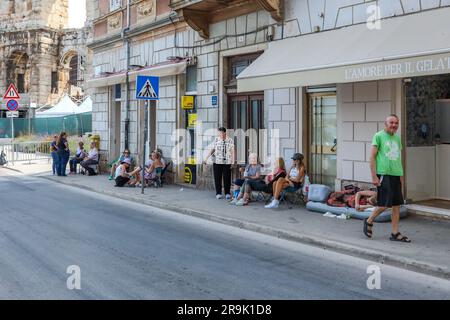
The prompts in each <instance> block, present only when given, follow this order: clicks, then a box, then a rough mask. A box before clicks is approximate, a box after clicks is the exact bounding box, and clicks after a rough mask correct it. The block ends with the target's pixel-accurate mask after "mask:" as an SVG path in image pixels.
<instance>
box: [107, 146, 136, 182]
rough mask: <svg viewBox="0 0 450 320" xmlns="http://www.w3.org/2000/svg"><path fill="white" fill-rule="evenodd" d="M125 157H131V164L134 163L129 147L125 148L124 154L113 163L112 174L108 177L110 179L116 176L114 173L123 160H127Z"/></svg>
mask: <svg viewBox="0 0 450 320" xmlns="http://www.w3.org/2000/svg"><path fill="white" fill-rule="evenodd" d="M125 158H129V159H130V160H131V162H130V166H132V165H133V158H132V157H131V152H130V150H129V149H125V150H124V151H123V153H122V155H121V156H120V157H119V159H118V160H117V162H115V163H113V164H112V165H111V172H110V175H109V177H108V179H109V180H112V179H113V176H114V173H115V172H116V169H117V167H118V166H120V165H121V163H122V162H123V160H125Z"/></svg>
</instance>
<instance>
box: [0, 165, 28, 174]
mask: <svg viewBox="0 0 450 320" xmlns="http://www.w3.org/2000/svg"><path fill="white" fill-rule="evenodd" d="M0 168H3V169H8V170H11V171H15V172H19V173H23V172H22V171H20V170H19V169H13V168H9V167H5V166H0Z"/></svg>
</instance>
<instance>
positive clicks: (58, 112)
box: [36, 95, 92, 118]
mask: <svg viewBox="0 0 450 320" xmlns="http://www.w3.org/2000/svg"><path fill="white" fill-rule="evenodd" d="M85 112H92V99H91V98H90V97H88V98H86V99H85V100H84V102H83V103H82V104H81V105H80V106H78V105H77V104H76V103H75V102H73V101H72V99H71V98H70V97H69V96H68V95H65V96H64V97H63V98H62V99H61V100H60V101H59V102H58V103H57V104H56V105H55V106H54V107H52V108H50V109H48V110H45V111H42V112H36V118H54V117H64V116H70V115H74V114H78V113H85Z"/></svg>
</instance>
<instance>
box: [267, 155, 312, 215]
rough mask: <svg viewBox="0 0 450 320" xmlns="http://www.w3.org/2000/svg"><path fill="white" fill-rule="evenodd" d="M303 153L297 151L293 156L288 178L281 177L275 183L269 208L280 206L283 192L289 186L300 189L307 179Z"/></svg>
mask: <svg viewBox="0 0 450 320" xmlns="http://www.w3.org/2000/svg"><path fill="white" fill-rule="evenodd" d="M303 159H304V157H303V155H302V154H301V153H296V154H294V156H293V157H292V160H293V161H294V163H293V165H292V168H291V170H290V171H289V174H288V176H287V177H286V178H280V179H278V181H276V182H275V183H274V184H273V200H272V202H271V203H270V204H268V205H267V206H265V208H267V209H275V208H278V205H279V204H280V196H281V192H283V190H285V189H287V188H293V189H294V190H298V189H300V188H301V187H302V184H303V181H304V179H305V174H306V170H305V165H304V163H303Z"/></svg>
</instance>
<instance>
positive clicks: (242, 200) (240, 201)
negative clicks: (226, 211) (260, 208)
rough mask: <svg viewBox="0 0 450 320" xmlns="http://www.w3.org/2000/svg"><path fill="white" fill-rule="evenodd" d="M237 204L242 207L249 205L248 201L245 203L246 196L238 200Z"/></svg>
mask: <svg viewBox="0 0 450 320" xmlns="http://www.w3.org/2000/svg"><path fill="white" fill-rule="evenodd" d="M236 205H237V206H238V207H242V206H245V205H247V203H245V200H244V198H242V199H240V200H239V201H237V202H236Z"/></svg>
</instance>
